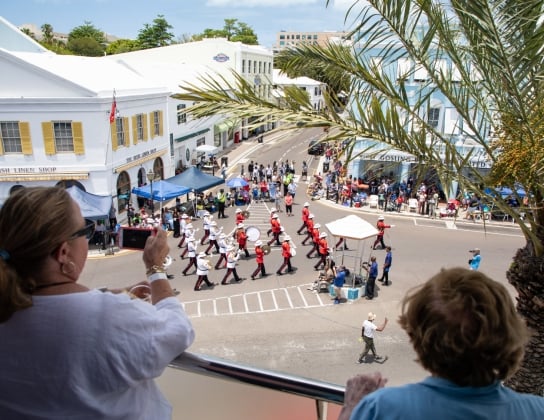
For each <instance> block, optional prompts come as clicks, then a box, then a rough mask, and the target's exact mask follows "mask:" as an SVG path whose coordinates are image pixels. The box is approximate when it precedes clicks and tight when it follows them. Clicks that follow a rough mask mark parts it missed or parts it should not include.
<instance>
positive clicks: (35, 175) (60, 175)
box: [0, 172, 89, 182]
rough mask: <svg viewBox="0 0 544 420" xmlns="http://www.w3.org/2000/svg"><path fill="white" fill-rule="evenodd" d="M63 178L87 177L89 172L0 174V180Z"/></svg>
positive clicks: (22, 180)
mask: <svg viewBox="0 0 544 420" xmlns="http://www.w3.org/2000/svg"><path fill="white" fill-rule="evenodd" d="M63 179H89V172H52V173H33V174H28V173H21V174H5V175H2V174H0V182H25V181H61V180H63Z"/></svg>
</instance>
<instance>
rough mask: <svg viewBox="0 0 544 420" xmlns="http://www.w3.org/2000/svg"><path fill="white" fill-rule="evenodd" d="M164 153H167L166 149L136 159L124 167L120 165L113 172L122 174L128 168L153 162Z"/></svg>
mask: <svg viewBox="0 0 544 420" xmlns="http://www.w3.org/2000/svg"><path fill="white" fill-rule="evenodd" d="M165 153H167V149H163V150H160V151H158V152H155V153H150V154H149V155H146V156H144V157H141V158H139V159H136V160H133V161H132V162H129V163H125V164H124V165H121V166H117V167H116V168H115V169H114V171H115V172H116V173H120V172H123V171H126V170H127V169H130V168H133V167H134V166H139V165H141V164H142V163H144V162H148V161H150V160H153V159H155V158H158V157H159V156H162V155H164V154H165Z"/></svg>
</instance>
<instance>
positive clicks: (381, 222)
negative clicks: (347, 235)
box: [372, 216, 393, 249]
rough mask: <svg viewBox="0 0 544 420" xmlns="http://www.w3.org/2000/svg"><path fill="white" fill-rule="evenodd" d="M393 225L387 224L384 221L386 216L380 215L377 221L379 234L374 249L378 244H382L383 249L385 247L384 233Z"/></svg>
mask: <svg viewBox="0 0 544 420" xmlns="http://www.w3.org/2000/svg"><path fill="white" fill-rule="evenodd" d="M391 227H393V225H386V224H385V222H384V217H383V216H380V217H378V222H377V223H376V228H377V229H378V235H377V236H376V240H375V241H374V245H372V249H376V245H378V244H380V245H381V247H382V248H381V249H385V243H384V241H383V235H384V234H385V229H389V228H391Z"/></svg>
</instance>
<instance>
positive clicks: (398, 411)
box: [350, 377, 544, 420]
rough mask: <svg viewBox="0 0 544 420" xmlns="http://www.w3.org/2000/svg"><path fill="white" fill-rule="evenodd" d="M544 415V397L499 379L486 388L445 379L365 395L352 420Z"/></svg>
mask: <svg viewBox="0 0 544 420" xmlns="http://www.w3.org/2000/svg"><path fill="white" fill-rule="evenodd" d="M542 418H544V398H542V397H538V396H536V395H531V394H518V393H517V392H515V391H513V390H511V389H510V388H506V387H504V386H502V385H501V384H500V382H495V383H493V384H492V385H488V386H485V387H478V388H475V387H460V386H457V385H455V384H454V383H453V382H450V381H447V380H445V379H442V378H436V377H428V378H427V379H425V380H424V381H422V382H419V383H416V384H409V385H405V386H401V387H394V388H381V389H379V390H377V391H375V392H372V393H370V394H369V395H367V396H366V397H364V398H363V399H362V400H361V401H360V402H359V404H357V406H356V407H355V409H354V410H353V412H352V414H351V417H350V419H351V420H363V419H365V420H366V419H374V420H378V419H387V420H395V419H414V420H416V419H417V420H420V419H440V420H467V419H470V420H484V419H492V420H511V419H516V420H534V419H542Z"/></svg>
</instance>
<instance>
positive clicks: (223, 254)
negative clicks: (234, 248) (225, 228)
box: [215, 232, 228, 270]
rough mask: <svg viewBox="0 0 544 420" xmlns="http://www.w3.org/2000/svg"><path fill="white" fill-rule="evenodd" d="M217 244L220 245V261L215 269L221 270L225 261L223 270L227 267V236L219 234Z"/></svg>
mask: <svg viewBox="0 0 544 420" xmlns="http://www.w3.org/2000/svg"><path fill="white" fill-rule="evenodd" d="M217 244H218V245H219V259H218V260H217V262H216V263H215V269H216V270H219V269H220V268H221V263H222V262H223V261H224V262H225V264H224V266H223V268H225V267H226V266H227V247H228V245H227V235H225V234H224V233H223V232H221V233H220V234H219V239H218V240H217Z"/></svg>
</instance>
